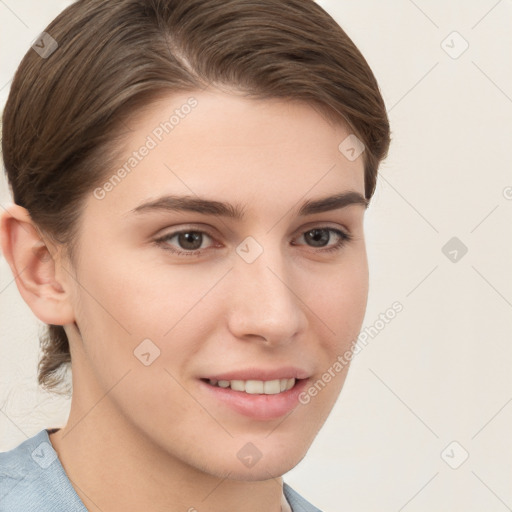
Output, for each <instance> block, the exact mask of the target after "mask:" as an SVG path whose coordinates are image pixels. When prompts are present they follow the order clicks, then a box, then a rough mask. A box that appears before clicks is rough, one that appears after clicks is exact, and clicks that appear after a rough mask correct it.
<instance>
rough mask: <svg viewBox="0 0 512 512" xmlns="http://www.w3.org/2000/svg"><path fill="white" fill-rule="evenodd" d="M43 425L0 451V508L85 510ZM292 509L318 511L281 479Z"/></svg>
mask: <svg viewBox="0 0 512 512" xmlns="http://www.w3.org/2000/svg"><path fill="white" fill-rule="evenodd" d="M54 430H56V429H43V430H41V431H40V432H39V433H38V434H36V435H35V436H33V437H31V438H29V439H27V440H26V441H23V442H22V443H21V444H20V445H18V446H17V447H16V448H13V449H12V450H10V451H8V452H2V453H0V512H87V508H86V507H85V505H84V504H83V502H82V500H81V499H80V497H79V496H78V494H77V493H76V491H75V489H74V488H73V486H72V485H71V482H70V481H69V478H68V476H67V475H66V472H65V471H64V468H63V466H62V464H61V463H60V460H59V457H58V455H57V452H56V451H55V450H54V448H53V446H52V443H51V441H50V437H49V435H48V433H52V432H53V431H54ZM283 493H284V496H285V498H286V500H287V501H288V503H289V505H290V507H291V508H292V512H322V511H321V510H319V509H318V508H316V507H314V506H313V505H311V503H309V502H308V501H306V500H305V499H304V498H303V497H302V496H301V495H300V494H298V493H297V492H296V491H294V490H293V489H292V488H291V487H290V486H289V485H288V484H286V483H285V482H283Z"/></svg>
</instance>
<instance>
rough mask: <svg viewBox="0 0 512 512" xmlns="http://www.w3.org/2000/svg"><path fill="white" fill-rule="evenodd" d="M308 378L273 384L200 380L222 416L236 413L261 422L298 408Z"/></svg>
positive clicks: (287, 379)
mask: <svg viewBox="0 0 512 512" xmlns="http://www.w3.org/2000/svg"><path fill="white" fill-rule="evenodd" d="M309 380H310V379H309V378H303V379H298V378H294V377H291V378H282V379H272V380H267V381H263V380H238V379H234V380H224V379H210V378H202V379H199V382H200V387H201V392H202V394H203V395H204V396H205V399H206V400H209V401H211V402H212V404H213V407H214V408H216V409H219V410H220V412H221V414H223V413H225V412H228V411H229V412H232V411H234V412H236V413H237V414H239V415H243V416H246V417H249V418H251V419H253V420H258V421H269V420H273V419H277V418H280V417H282V416H284V415H286V414H289V413H290V412H292V411H293V409H295V407H297V406H298V405H299V395H300V393H301V392H302V391H303V390H304V388H305V387H306V385H307V383H308V381H309Z"/></svg>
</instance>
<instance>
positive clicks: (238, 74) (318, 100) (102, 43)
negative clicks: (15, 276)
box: [2, 0, 390, 392]
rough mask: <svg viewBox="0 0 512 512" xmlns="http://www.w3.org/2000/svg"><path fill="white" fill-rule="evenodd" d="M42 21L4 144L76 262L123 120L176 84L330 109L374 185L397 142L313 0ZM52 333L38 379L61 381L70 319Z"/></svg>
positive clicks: (116, 7) (148, 8)
mask: <svg viewBox="0 0 512 512" xmlns="http://www.w3.org/2000/svg"><path fill="white" fill-rule="evenodd" d="M44 32H45V33H46V34H48V35H49V36H51V38H53V40H55V41H56V44H57V47H56V49H55V50H54V51H53V53H51V54H50V55H43V56H41V54H40V53H39V52H37V51H36V49H35V48H34V47H32V48H31V49H30V50H29V51H28V53H27V54H26V55H25V57H24V58H23V60H22V62H21V64H20V66H19V67H18V69H17V71H16V74H15V76H14V80H13V82H12V86H11V90H10V94H9V97H8V100H7V103H6V106H5V110H4V114H3V138H2V153H3V160H4V165H5V169H6V172H7V176H8V180H9V183H10V186H11V188H12V193H13V199H14V202H15V203H16V204H18V205H21V206H23V207H24V208H26V209H27V210H28V212H29V213H30V216H31V218H32V220H33V221H34V223H35V224H36V226H37V227H38V229H40V230H41V233H43V234H44V235H45V236H47V237H49V239H51V240H53V241H55V242H57V243H59V244H62V245H63V247H64V249H65V251H66V252H67V254H68V255H69V257H70V261H76V260H75V257H76V255H77V254H76V249H77V240H78V233H79V221H80V214H81V209H82V207H83V205H84V202H85V200H86V199H87V197H88V196H89V194H90V193H91V191H92V190H93V189H94V188H95V187H96V186H98V185H99V184H101V183H102V182H103V181H104V179H105V177H106V176H107V175H108V174H109V170H111V169H112V168H113V166H114V165H115V162H116V159H117V157H118V156H119V151H118V150H119V148H120V147H121V144H120V143H121V141H122V134H123V132H124V133H126V130H125V129H123V127H122V120H123V119H127V118H128V117H130V116H134V115H135V114H136V113H137V112H138V111H139V110H140V109H141V108H142V107H143V106H145V105H148V104H149V103H150V102H152V101H153V100H155V99H157V98H159V97H162V95H169V94H172V93H173V92H186V91H194V90H196V91H197V90H200V89H204V88H206V87H208V86H212V87H217V88H221V89H222V88H227V89H231V90H234V91H238V92H239V93H242V94H245V95H247V96H248V97H255V98H281V99H283V100H285V99H291V100H299V101H304V102H306V103H308V104H310V105H312V106H314V107H315V108H318V109H320V110H321V111H322V113H323V114H324V115H325V116H326V118H329V119H331V120H333V121H334V122H337V123H343V124H345V125H346V126H348V127H349V129H350V131H351V132H352V133H354V134H355V135H356V136H357V137H358V138H359V139H360V140H361V141H362V142H363V143H364V145H365V151H364V153H363V159H364V177H365V195H366V197H367V199H370V198H371V197H372V195H373V193H374V190H375V186H376V180H377V170H378V166H379V164H380V161H381V160H382V159H383V158H385V157H386V155H387V152H388V147H389V144H390V129H389V122H388V117H387V113H386V108H385V105H384V101H383V99H382V97H381V94H380V91H379V87H378V84H377V81H376V80H375V77H374V75H373V73H372V71H371V69H370V67H369V66H368V64H367V62H366V60H365V59H364V57H363V56H362V54H361V53H360V52H359V50H358V49H357V47H356V46H355V45H354V43H353V42H352V41H351V39H350V38H349V37H348V36H347V34H346V33H345V32H344V31H343V30H342V29H341V27H340V26H339V25H338V24H337V23H336V22H335V21H334V20H333V19H332V17H331V16H329V15H328V14H327V13H326V12H325V11H324V10H323V9H322V8H321V7H320V6H319V5H318V4H316V3H315V2H314V1H313V0H108V1H105V0H78V1H77V2H75V3H74V4H72V5H71V6H69V7H68V8H67V9H65V10H64V11H63V12H62V13H61V14H60V15H59V16H57V18H55V19H54V20H53V21H52V22H51V23H50V24H49V25H48V27H47V28H46V29H45V31H44ZM45 38H46V39H45V41H46V43H48V41H51V40H50V39H48V36H45ZM46 47H47V46H46ZM340 142H341V141H340ZM40 342H41V349H42V356H41V359H40V361H39V366H38V372H39V373H38V382H39V384H40V385H41V386H43V387H44V388H46V389H47V390H53V391H55V392H59V391H58V387H59V385H60V384H62V381H63V376H62V374H61V371H62V369H63V368H66V369H69V363H70V362H71V356H70V352H69V344H68V339H67V336H66V333H65V331H64V328H63V327H62V326H59V325H49V326H47V327H46V331H45V332H44V333H43V334H42V335H41V336H40Z"/></svg>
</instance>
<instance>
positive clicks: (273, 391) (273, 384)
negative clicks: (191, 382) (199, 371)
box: [201, 377, 303, 395]
mask: <svg viewBox="0 0 512 512" xmlns="http://www.w3.org/2000/svg"><path fill="white" fill-rule="evenodd" d="M201 380H202V381H203V382H205V383H207V384H209V385H210V386H213V387H218V388H222V389H231V390H232V391H239V392H241V393H247V394H250V395H277V394H280V393H285V392H286V391H289V390H290V389H292V388H293V387H295V385H296V384H297V382H298V381H299V380H303V379H296V378H293V377H292V378H283V379H273V380H217V379H201Z"/></svg>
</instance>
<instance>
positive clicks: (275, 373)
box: [206, 366, 311, 380]
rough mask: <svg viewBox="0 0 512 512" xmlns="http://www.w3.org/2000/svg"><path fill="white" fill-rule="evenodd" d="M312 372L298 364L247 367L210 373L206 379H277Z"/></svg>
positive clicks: (297, 376) (298, 376)
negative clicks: (277, 366) (275, 366)
mask: <svg viewBox="0 0 512 512" xmlns="http://www.w3.org/2000/svg"><path fill="white" fill-rule="evenodd" d="M310 375H311V374H310V372H308V371H307V370H305V369H303V368H298V367H296V366H283V367H281V368H245V369H239V370H235V371H229V372H225V373H218V374H215V375H209V376H208V377H206V379H215V380H277V379H306V378H308V377H309V376H310Z"/></svg>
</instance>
